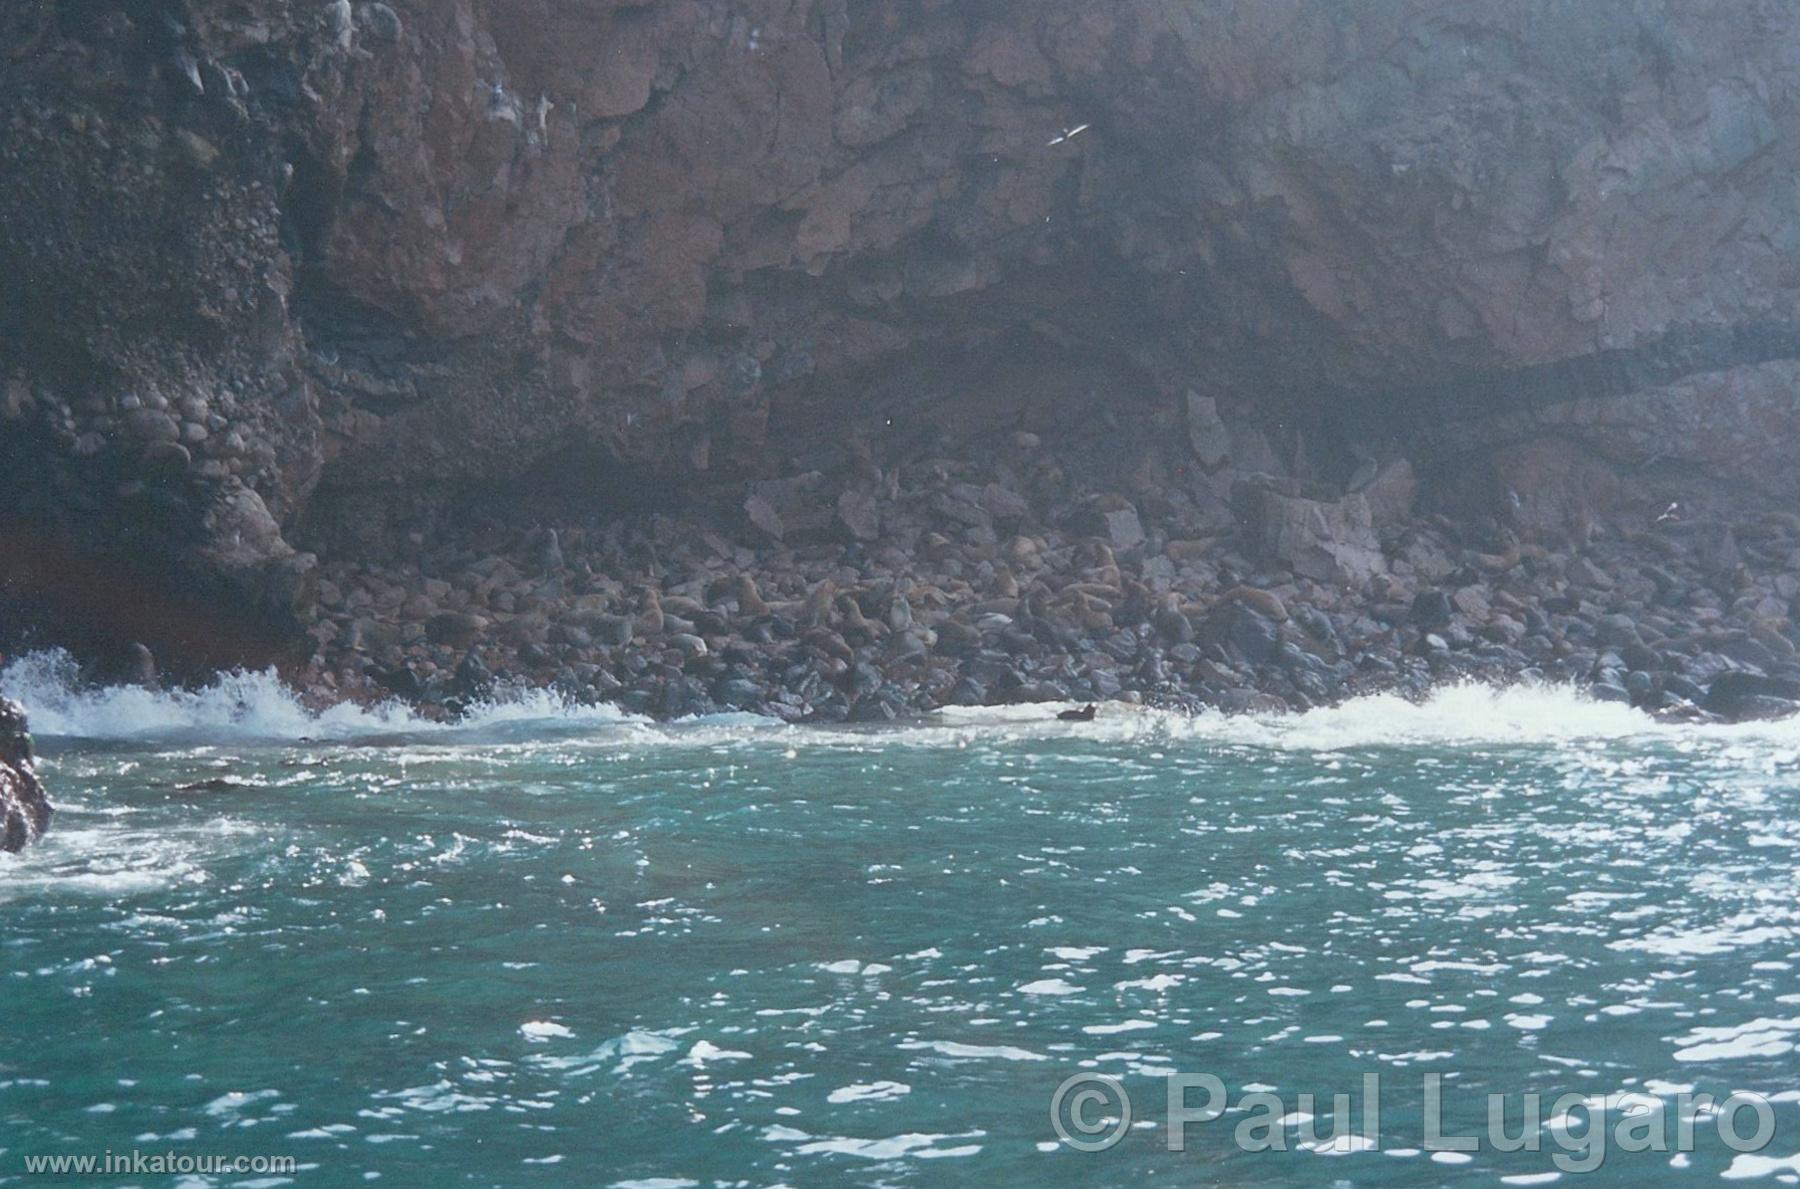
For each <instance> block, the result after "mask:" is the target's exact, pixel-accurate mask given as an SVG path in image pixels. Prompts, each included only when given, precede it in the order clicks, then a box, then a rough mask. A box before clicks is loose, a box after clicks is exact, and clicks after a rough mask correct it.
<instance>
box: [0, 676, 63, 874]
mask: <svg viewBox="0 0 1800 1189" xmlns="http://www.w3.org/2000/svg"><path fill="white" fill-rule="evenodd" d="M50 814H51V809H50V801H49V798H47V797H46V796H45V795H44V786H43V784H42V783H41V782H40V781H39V780H38V777H37V764H36V760H35V759H34V757H33V756H32V751H31V734H30V732H28V731H27V730H26V729H25V711H24V710H22V709H21V708H20V707H19V704H18V703H17V702H13V701H10V700H8V699H6V698H0V851H21V850H24V849H25V847H26V846H28V845H30V844H31V843H33V842H36V841H37V840H38V839H39V838H41V837H43V834H44V831H45V830H46V829H48V828H49V826H50Z"/></svg>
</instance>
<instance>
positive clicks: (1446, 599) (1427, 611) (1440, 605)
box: [1409, 590, 1456, 628]
mask: <svg viewBox="0 0 1800 1189" xmlns="http://www.w3.org/2000/svg"><path fill="white" fill-rule="evenodd" d="M1455 611H1456V608H1455V607H1454V606H1452V604H1451V602H1450V596H1449V595H1447V594H1445V593H1444V592H1443V591H1441V590H1422V591H1420V592H1419V593H1418V594H1417V595H1416V596H1414V598H1413V603H1412V613H1411V615H1410V616H1409V618H1410V619H1411V621H1412V622H1413V623H1415V624H1417V625H1418V626H1420V627H1422V628H1440V627H1443V626H1444V625H1445V624H1447V623H1449V622H1450V617H1451V616H1452V615H1453V614H1455Z"/></svg>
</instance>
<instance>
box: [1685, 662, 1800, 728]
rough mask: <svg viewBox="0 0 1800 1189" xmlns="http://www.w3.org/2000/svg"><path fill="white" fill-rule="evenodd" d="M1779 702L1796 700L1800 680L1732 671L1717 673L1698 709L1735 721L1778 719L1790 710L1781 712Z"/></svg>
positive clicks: (1789, 702) (1799, 694) (1799, 693)
mask: <svg viewBox="0 0 1800 1189" xmlns="http://www.w3.org/2000/svg"><path fill="white" fill-rule="evenodd" d="M1782 703H1786V704H1789V706H1790V707H1791V706H1792V704H1793V703H1800V681H1795V680H1793V679H1792V678H1788V677H1764V676H1762V675H1760V674H1756V673H1742V672H1737V671H1732V672H1728V673H1721V674H1719V676H1718V678H1717V679H1716V680H1714V681H1713V683H1712V686H1711V688H1709V689H1708V690H1707V691H1706V697H1705V698H1703V699H1702V700H1701V702H1700V708H1701V709H1702V710H1706V711H1710V712H1711V713H1713V714H1717V715H1720V716H1721V717H1723V718H1726V719H1730V720H1731V721H1733V722H1736V721H1740V720H1744V719H1764V718H1782V717H1785V716H1786V715H1787V714H1789V713H1792V709H1789V710H1785V711H1784V710H1783V709H1782V706H1781V704H1782Z"/></svg>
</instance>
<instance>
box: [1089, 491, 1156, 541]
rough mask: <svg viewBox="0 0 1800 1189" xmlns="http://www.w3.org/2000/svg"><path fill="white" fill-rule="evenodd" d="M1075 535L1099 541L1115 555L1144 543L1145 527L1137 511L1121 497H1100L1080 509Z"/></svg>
mask: <svg viewBox="0 0 1800 1189" xmlns="http://www.w3.org/2000/svg"><path fill="white" fill-rule="evenodd" d="M1074 528H1075V531H1077V532H1079V533H1082V534H1085V535H1086V536H1090V537H1099V538H1100V539H1101V540H1102V541H1105V542H1106V543H1107V544H1108V545H1110V546H1111V547H1112V548H1113V550H1114V552H1122V551H1124V550H1127V549H1133V548H1136V547H1137V546H1139V545H1142V544H1143V543H1144V523H1143V521H1142V520H1140V519H1139V518H1138V512H1137V508H1135V507H1133V506H1132V504H1131V503H1130V502H1129V501H1128V500H1126V499H1124V498H1123V497H1120V496H1100V497H1098V498H1096V499H1093V500H1091V501H1089V502H1088V504H1087V506H1085V507H1084V508H1082V509H1081V512H1080V513H1079V514H1078V515H1077V517H1076V521H1075V524H1074Z"/></svg>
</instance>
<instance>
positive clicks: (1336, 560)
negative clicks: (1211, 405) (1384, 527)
mask: <svg viewBox="0 0 1800 1189" xmlns="http://www.w3.org/2000/svg"><path fill="white" fill-rule="evenodd" d="M1232 504H1233V506H1234V508H1235V509H1236V510H1237V512H1238V515H1239V517H1240V519H1241V520H1242V522H1243V525H1244V535H1245V537H1246V538H1247V540H1248V543H1249V544H1250V546H1251V548H1252V549H1254V550H1256V551H1257V553H1258V554H1259V555H1261V556H1262V557H1265V558H1268V559H1270V560H1273V561H1278V562H1281V563H1282V564H1284V565H1286V566H1287V567H1288V568H1290V569H1291V570H1293V571H1294V573H1296V574H1298V575H1300V576H1301V577H1304V578H1311V579H1313V580H1314V581H1317V582H1330V583H1334V584H1337V585H1341V586H1352V587H1361V586H1362V585H1363V584H1365V583H1366V582H1368V580H1369V579H1370V578H1372V577H1374V576H1375V575H1376V574H1381V573H1385V572H1386V571H1387V561H1386V559H1385V558H1384V557H1383V556H1382V553H1381V542H1380V541H1379V540H1378V539H1377V538H1376V536H1375V523H1374V517H1373V515H1372V513H1371V512H1370V510H1369V501H1368V500H1367V499H1366V498H1365V497H1363V496H1362V495H1358V494H1351V495H1347V496H1344V497H1342V498H1341V499H1336V500H1323V499H1311V498H1306V497H1304V496H1301V495H1298V494H1288V493H1287V492H1286V491H1282V490H1279V489H1278V485H1277V484H1275V483H1273V482H1270V481H1267V480H1266V479H1259V480H1255V481H1240V482H1239V483H1238V484H1237V485H1236V486H1234V487H1233V489H1232Z"/></svg>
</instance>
